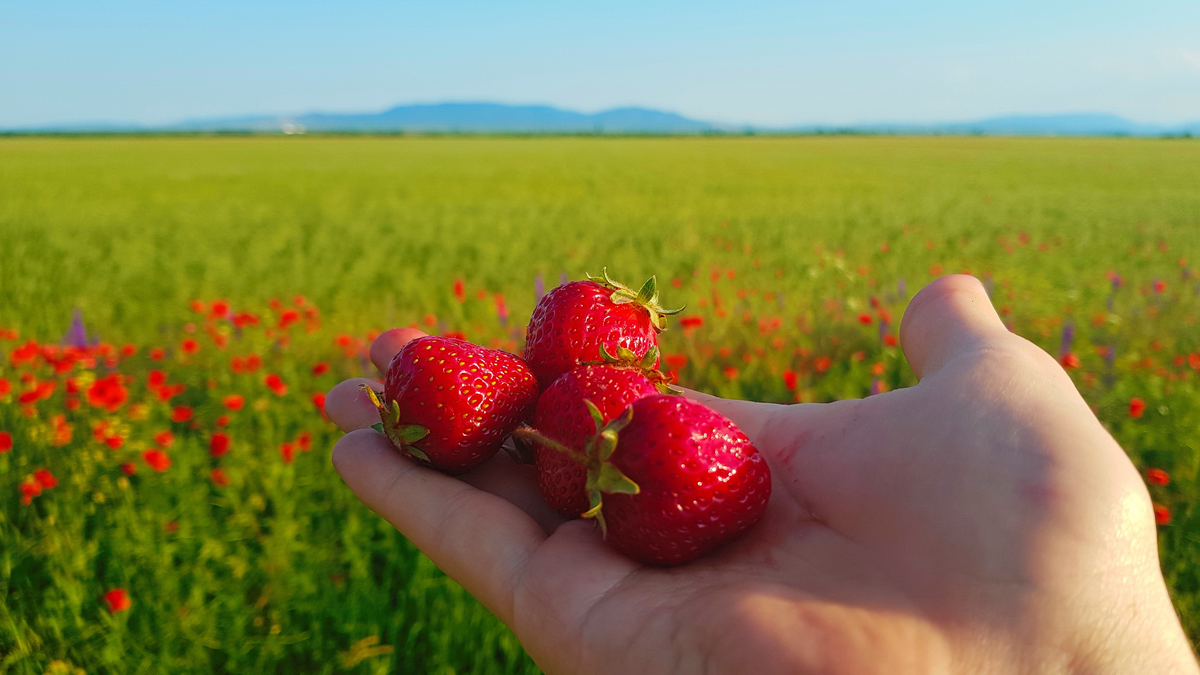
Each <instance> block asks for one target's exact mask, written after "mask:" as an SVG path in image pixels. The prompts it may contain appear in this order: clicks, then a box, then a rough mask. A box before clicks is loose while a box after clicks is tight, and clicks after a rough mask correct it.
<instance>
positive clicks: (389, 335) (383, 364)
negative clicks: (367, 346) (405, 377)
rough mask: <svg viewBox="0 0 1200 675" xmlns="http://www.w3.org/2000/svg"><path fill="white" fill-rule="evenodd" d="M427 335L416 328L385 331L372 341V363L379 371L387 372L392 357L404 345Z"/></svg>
mask: <svg viewBox="0 0 1200 675" xmlns="http://www.w3.org/2000/svg"><path fill="white" fill-rule="evenodd" d="M425 335H426V334H425V333H423V332H421V331H419V330H417V329H416V328H393V329H391V330H386V331H384V332H383V333H381V334H380V335H379V337H377V338H375V341H374V342H372V343H371V363H374V364H375V367H376V368H378V369H379V372H381V373H384V374H387V371H388V365H390V364H391V362H392V357H394V356H396V354H399V353H400V350H401V349H402V348H403V347H404V345H406V344H408V343H409V342H412V341H413V340H416V339H417V338H419V337H425Z"/></svg>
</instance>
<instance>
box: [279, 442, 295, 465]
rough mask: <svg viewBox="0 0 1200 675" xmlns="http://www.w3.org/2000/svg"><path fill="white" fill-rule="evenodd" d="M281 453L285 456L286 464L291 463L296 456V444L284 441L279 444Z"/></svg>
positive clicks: (284, 461)
mask: <svg viewBox="0 0 1200 675" xmlns="http://www.w3.org/2000/svg"><path fill="white" fill-rule="evenodd" d="M279 454H280V456H281V457H283V463H284V464H291V463H292V460H293V459H295V458H296V446H294V445H292V444H291V443H283V444H281V445H280V446H279Z"/></svg>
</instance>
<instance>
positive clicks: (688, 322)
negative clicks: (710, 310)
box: [679, 316, 704, 328]
mask: <svg viewBox="0 0 1200 675" xmlns="http://www.w3.org/2000/svg"><path fill="white" fill-rule="evenodd" d="M679 325H680V326H683V327H684V328H699V327H701V326H703V325H704V317H702V316H681V317H679Z"/></svg>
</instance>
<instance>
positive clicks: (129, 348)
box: [121, 344, 137, 358]
mask: <svg viewBox="0 0 1200 675" xmlns="http://www.w3.org/2000/svg"><path fill="white" fill-rule="evenodd" d="M134 354H137V347H134V346H133V345H130V344H126V345H121V356H124V357H125V358H129V357H131V356H133V355H134Z"/></svg>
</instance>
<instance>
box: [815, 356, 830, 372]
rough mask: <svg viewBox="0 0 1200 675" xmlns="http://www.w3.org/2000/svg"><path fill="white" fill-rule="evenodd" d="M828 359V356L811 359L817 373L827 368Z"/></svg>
mask: <svg viewBox="0 0 1200 675" xmlns="http://www.w3.org/2000/svg"><path fill="white" fill-rule="evenodd" d="M829 365H830V360H829V357H828V356H819V357H817V358H816V359H815V360H814V361H813V370H815V371H817V373H818V374H819V373H823V372H825V371H827V370H829Z"/></svg>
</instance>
